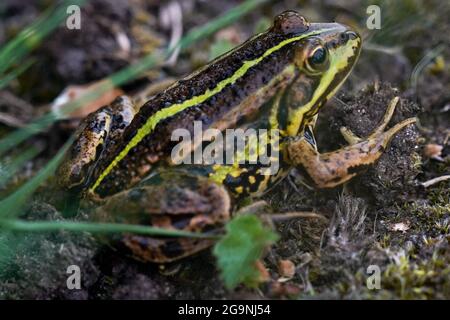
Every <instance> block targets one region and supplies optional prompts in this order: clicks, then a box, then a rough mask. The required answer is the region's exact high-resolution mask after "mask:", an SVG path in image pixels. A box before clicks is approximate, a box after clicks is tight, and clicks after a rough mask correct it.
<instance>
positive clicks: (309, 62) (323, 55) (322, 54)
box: [305, 45, 329, 74]
mask: <svg viewBox="0 0 450 320" xmlns="http://www.w3.org/2000/svg"><path fill="white" fill-rule="evenodd" d="M328 65H329V59H328V50H327V48H326V47H325V46H322V45H319V46H317V47H315V48H314V49H313V50H311V52H310V54H309V55H308V57H307V59H306V61H305V67H306V70H307V71H308V72H310V73H311V74H319V73H322V72H324V71H325V70H326V69H327V68H328Z"/></svg>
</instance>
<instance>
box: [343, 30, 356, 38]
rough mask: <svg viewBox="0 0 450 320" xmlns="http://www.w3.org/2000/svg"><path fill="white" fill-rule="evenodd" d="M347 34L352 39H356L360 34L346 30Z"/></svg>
mask: <svg viewBox="0 0 450 320" xmlns="http://www.w3.org/2000/svg"><path fill="white" fill-rule="evenodd" d="M345 35H346V37H347V38H350V39H351V40H355V39H357V38H358V34H357V33H356V32H354V31H346V32H345Z"/></svg>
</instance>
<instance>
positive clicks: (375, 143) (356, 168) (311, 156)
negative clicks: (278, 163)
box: [286, 98, 416, 188]
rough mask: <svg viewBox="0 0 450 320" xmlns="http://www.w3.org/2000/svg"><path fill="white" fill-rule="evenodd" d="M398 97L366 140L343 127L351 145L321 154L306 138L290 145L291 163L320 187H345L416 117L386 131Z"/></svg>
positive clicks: (287, 150) (376, 158)
mask: <svg viewBox="0 0 450 320" xmlns="http://www.w3.org/2000/svg"><path fill="white" fill-rule="evenodd" d="M397 102H398V98H394V99H393V100H392V101H391V103H390V104H389V107H388V109H387V111H386V113H385V115H384V117H383V120H382V122H381V124H380V125H379V126H378V127H377V128H376V129H375V130H374V131H373V132H372V133H371V134H370V135H369V136H368V137H367V138H366V139H362V138H360V137H357V136H356V135H355V134H353V133H352V132H351V131H350V130H348V129H346V128H344V129H341V132H342V133H343V135H344V138H345V139H346V140H347V141H348V142H349V143H350V145H349V146H347V147H344V148H342V149H339V150H336V151H333V152H327V153H323V154H320V153H319V152H318V151H317V149H316V148H315V146H314V145H312V144H311V143H310V142H309V141H308V139H307V138H305V137H303V136H301V137H297V138H296V139H295V140H294V141H291V142H289V143H288V145H287V147H286V153H287V155H286V156H287V158H288V161H289V162H290V163H291V164H292V165H294V166H297V167H299V169H300V170H301V171H304V172H306V174H307V176H308V177H309V178H311V180H312V182H313V183H314V184H315V185H316V186H317V187H319V188H331V187H335V186H337V185H339V184H342V183H344V182H346V181H348V180H349V179H351V178H352V177H354V176H356V175H357V174H358V173H359V172H361V171H364V170H365V169H367V167H368V166H370V165H372V164H373V163H375V162H376V161H377V160H378V159H379V158H380V156H381V155H382V154H383V152H384V150H385V149H386V148H387V146H388V144H389V142H390V141H391V140H392V139H393V137H394V136H395V135H396V134H397V133H398V132H399V131H400V130H402V129H403V128H405V127H406V126H408V125H410V124H412V123H414V122H415V121H416V118H409V119H406V120H403V121H402V122H400V123H398V124H396V125H395V126H393V127H392V128H390V129H389V130H387V131H384V129H385V128H386V126H387V124H388V122H389V120H390V119H391V117H392V114H393V113H394V110H395V106H396V104H397Z"/></svg>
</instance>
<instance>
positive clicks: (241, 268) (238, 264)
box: [214, 215, 278, 289]
mask: <svg viewBox="0 0 450 320" xmlns="http://www.w3.org/2000/svg"><path fill="white" fill-rule="evenodd" d="M226 231H227V233H226V235H225V236H224V237H223V238H222V239H221V240H220V241H219V242H218V243H217V244H216V246H215V247H214V255H215V256H216V258H217V262H218V265H219V268H220V270H221V273H222V278H223V280H224V282H225V286H226V287H227V288H229V289H232V288H234V287H235V286H236V285H238V284H239V283H244V284H245V285H247V286H255V285H256V284H258V282H259V279H260V273H259V271H258V269H256V262H257V260H258V259H260V258H261V255H262V253H263V250H264V249H265V248H266V247H268V246H269V245H271V244H273V243H274V242H275V241H276V240H277V239H278V235H277V234H275V233H274V232H273V231H272V230H270V229H269V228H266V227H265V226H264V225H263V224H262V222H261V220H260V219H258V218H257V217H256V216H254V215H242V216H238V217H236V218H234V219H233V220H232V221H230V222H229V223H228V224H227V226H226Z"/></svg>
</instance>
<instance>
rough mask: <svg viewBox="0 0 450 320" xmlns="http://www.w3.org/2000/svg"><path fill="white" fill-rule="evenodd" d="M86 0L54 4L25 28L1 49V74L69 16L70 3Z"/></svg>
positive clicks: (80, 1) (71, 0) (68, 0)
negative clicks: (56, 5)
mask: <svg viewBox="0 0 450 320" xmlns="http://www.w3.org/2000/svg"><path fill="white" fill-rule="evenodd" d="M85 1H86V0H65V1H63V2H62V3H61V5H59V6H58V7H55V6H52V7H50V8H48V9H47V10H45V12H44V13H43V14H42V15H41V16H40V17H39V18H38V19H37V20H36V21H35V22H33V23H32V24H31V25H30V26H28V27H27V28H25V29H23V30H22V31H21V32H20V33H19V34H18V35H17V36H16V37H14V39H12V40H11V41H9V42H8V43H7V44H6V45H5V46H3V47H2V48H1V49H0V61H1V62H2V63H1V64H0V74H2V73H4V72H5V71H6V70H8V69H9V68H10V67H12V66H13V64H15V63H20V61H21V60H23V58H24V57H25V55H27V54H28V53H29V52H30V51H31V50H33V49H35V48H36V47H37V46H38V45H39V44H40V43H41V42H42V40H43V39H44V38H45V37H46V36H48V35H49V34H50V33H51V32H52V31H53V30H54V29H55V28H57V27H58V26H59V25H60V24H61V22H63V21H64V20H65V19H66V18H67V13H66V10H67V7H68V6H69V5H79V6H81V5H82V4H83V3H84V2H85Z"/></svg>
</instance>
